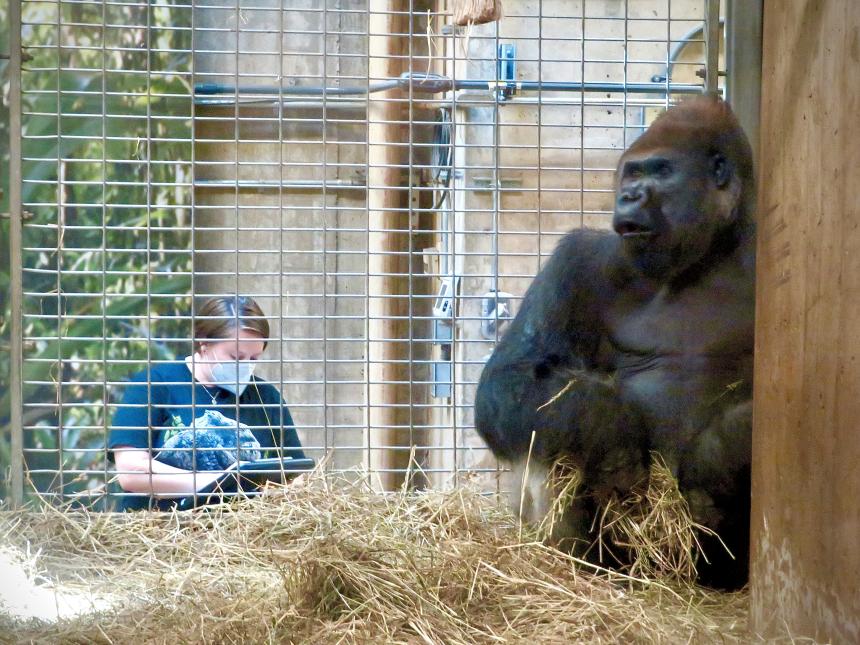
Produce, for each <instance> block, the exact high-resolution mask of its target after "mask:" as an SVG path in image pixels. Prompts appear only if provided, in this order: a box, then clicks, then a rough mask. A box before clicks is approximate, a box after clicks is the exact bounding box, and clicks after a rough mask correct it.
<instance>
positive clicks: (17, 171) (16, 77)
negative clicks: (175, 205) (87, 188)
mask: <svg viewBox="0 0 860 645" xmlns="http://www.w3.org/2000/svg"><path fill="white" fill-rule="evenodd" d="M9 72H10V73H9V264H10V266H9V292H10V293H9V301H10V304H11V315H12V319H11V325H10V329H9V333H10V337H9V349H10V356H9V387H10V406H11V409H10V411H9V412H10V414H9V428H10V432H11V442H10V446H11V452H10V461H11V464H10V467H11V482H10V484H11V491H10V493H11V494H10V502H11V505H12V507H13V508H17V507H20V506H21V505H22V504H23V503H24V418H23V417H24V414H23V412H24V401H23V388H22V379H23V371H22V365H23V359H24V355H23V352H24V325H23V291H22V288H23V264H22V254H21V216H22V211H21V3H20V2H10V3H9Z"/></svg>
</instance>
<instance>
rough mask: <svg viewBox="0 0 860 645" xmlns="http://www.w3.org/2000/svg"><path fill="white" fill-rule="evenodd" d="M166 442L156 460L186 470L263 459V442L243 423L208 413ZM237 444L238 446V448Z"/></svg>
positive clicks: (212, 467)
mask: <svg viewBox="0 0 860 645" xmlns="http://www.w3.org/2000/svg"><path fill="white" fill-rule="evenodd" d="M180 428H181V429H180V430H179V432H178V433H176V434H174V435H171V436H170V437H168V439H167V440H166V441H165V442H164V445H163V446H162V448H161V450H160V451H159V453H158V454H157V455H156V456H155V458H156V459H157V460H158V461H160V462H162V463H165V464H169V465H171V466H175V467H176V468H182V469H183V470H198V471H199V470H224V469H225V468H229V467H230V466H232V465H233V464H234V463H236V461H237V460H239V461H256V460H258V459H259V458H260V456H261V453H260V442H259V441H257V438H256V437H254V435H253V434H252V433H251V430H250V429H249V428H248V426H246V425H245V424H244V423H238V422H237V421H234V420H233V419H228V418H227V417H225V416H224V415H223V414H221V413H220V412H217V411H215V410H207V411H206V412H204V413H203V414H202V415H200V416H199V417H197V418H196V419H194V422H193V423H192V424H191V426H190V427H188V428H186V427H184V426H181V427H180ZM237 444H238V445H237Z"/></svg>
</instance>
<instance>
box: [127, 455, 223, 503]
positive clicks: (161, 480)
mask: <svg viewBox="0 0 860 645" xmlns="http://www.w3.org/2000/svg"><path fill="white" fill-rule="evenodd" d="M114 462H115V463H116V470H117V480H118V481H119V485H120V487H121V488H122V489H123V490H124V491H125V492H127V493H146V494H148V495H158V494H162V495H190V494H192V493H194V492H195V491H199V490H200V489H201V488H203V487H204V486H208V485H209V484H211V483H212V482H214V481H215V480H216V479H218V478H219V477H221V475H223V474H224V473H223V472H222V471H220V470H218V471H212V470H206V471H197V472H194V471H191V470H182V469H181V468H175V467H173V466H169V465H168V464H164V463H162V462H160V461H157V460H155V459H153V458H152V456H151V455H150V452H149V450H147V449H146V448H132V447H130V446H118V447H116V448H114Z"/></svg>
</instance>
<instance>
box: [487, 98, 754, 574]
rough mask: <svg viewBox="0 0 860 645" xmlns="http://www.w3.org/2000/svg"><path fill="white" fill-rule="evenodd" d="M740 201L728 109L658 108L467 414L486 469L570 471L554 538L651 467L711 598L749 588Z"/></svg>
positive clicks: (545, 274)
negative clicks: (706, 531) (661, 470)
mask: <svg viewBox="0 0 860 645" xmlns="http://www.w3.org/2000/svg"><path fill="white" fill-rule="evenodd" d="M754 194H755V187H754V178H753V168H752V154H751V150H750V146H749V143H748V141H747V139H746V137H745V135H744V133H743V131H742V130H741V128H740V126H739V125H738V123H737V121H736V119H735V117H734V115H733V114H732V113H731V110H730V109H729V108H728V106H727V105H726V104H725V103H724V102H722V101H720V100H718V99H714V98H710V97H700V98H696V99H692V100H689V101H685V102H683V103H681V104H680V105H679V106H677V107H674V108H671V109H669V110H668V111H667V112H665V113H664V114H663V115H661V116H660V117H659V118H658V119H657V120H656V121H655V122H654V123H653V124H652V126H651V127H650V128H649V129H648V130H647V131H646V132H645V133H644V134H643V135H642V136H641V137H640V138H639V139H638V140H637V141H636V142H635V143H634V144H633V145H632V146H631V147H630V148H629V149H628V150H627V151H626V152H625V153H624V155H623V156H622V158H621V161H620V163H619V166H618V172H617V175H616V207H615V215H614V218H613V229H614V232H610V231H595V230H577V231H573V232H571V233H569V234H568V235H567V236H565V238H563V239H562V241H561V242H560V243H559V245H558V248H557V249H556V250H555V253H554V254H553V256H552V257H551V259H550V260H549V261H548V262H547V264H546V265H545V266H544V268H543V269H542V270H541V272H540V273H539V275H538V276H537V277H536V278H535V280H534V282H533V284H532V285H531V287H530V288H529V289H528V291H527V293H526V295H525V298H524V300H523V303H522V306H521V307H520V311H519V313H518V314H517V316H516V318H515V320H514V321H513V323H512V325H511V327H510V329H509V330H508V332H507V333H506V334H505V335H504V337H503V338H502V339H501V340H500V342H499V344H498V345H497V346H496V349H495V351H494V352H493V354H492V356H491V357H490V359H489V361H488V362H487V364H486V366H485V368H484V371H483V373H482V375H481V379H480V383H479V385H478V391H477V398H476V402H475V422H476V426H477V429H478V432H479V433H480V434H481V436H482V437H483V439H484V440H485V441H486V442H487V444H488V445H489V447H490V448H491V450H492V451H493V453H494V454H495V455H496V456H498V457H499V458H501V459H503V460H507V461H510V462H518V461H522V460H524V459H525V458H526V455H528V454H529V451H531V452H530V459H531V460H532V462H533V463H535V464H536V465H538V466H541V465H542V466H543V467H544V468H546V467H547V466H548V465H549V464H550V463H552V462H553V461H554V460H555V459H556V458H558V457H560V456H569V457H570V458H571V459H573V460H574V462H575V463H576V464H577V465H578V467H579V468H580V469H581V471H582V474H583V480H584V486H585V501H584V502H583V504H584V506H583V508H584V509H586V510H585V511H583V510H582V509H572V512H571V517H575V518H576V520H575V521H572V522H570V523H568V525H567V528H566V530H567V531H568V533H569V534H570V535H568V536H567V537H570V538H581V537H585V536H584V535H583V532H584V531H586V530H587V528H588V526H590V523H591V520H592V519H593V517H590V516H589V515H590V514H593V512H594V509H595V508H596V506H597V504H599V503H600V502H601V501H604V500H605V498H607V497H608V496H609V495H610V494H612V493H613V492H616V493H620V494H624V493H626V492H628V491H629V489H630V487H631V486H632V485H633V484H634V483H636V482H637V481H641V480H642V479H643V478H644V477H646V476H647V472H648V465H649V461H650V454H651V452H656V453H659V455H660V456H662V458H663V460H664V461H665V462H666V464H667V465H668V466H669V467H670V469H671V470H672V471H673V473H674V474H675V476H676V477H677V479H678V484H679V488H680V490H681V492H682V493H683V494H684V496H685V498H686V499H687V501H688V503H689V504H690V507H691V511H692V513H693V517H694V519H695V520H697V521H698V522H700V523H702V524H704V525H705V526H707V527H709V528H711V529H713V530H714V531H716V532H717V533H718V534H719V536H720V538H721V539H722V540H723V541H724V542H725V543H726V545H727V546H728V547H729V548H730V550H731V552H732V553H733V554H734V556H735V558H734V559H732V558H731V557H730V556H729V555H728V554H727V553H726V551H725V549H724V548H722V546H721V545H720V544H719V542H718V541H717V540H716V539H712V538H708V537H707V536H705V537H704V538H703V539H704V544H703V548H704V551H705V555H706V557H707V560H708V561H709V562H705V561H703V560H700V562H699V576H700V581H701V582H702V583H704V584H708V585H711V586H715V587H721V588H737V587H740V586H742V585H743V584H744V583H745V582H746V579H747V574H748V554H749V545H748V542H749V506H750V489H749V486H750V474H749V468H750V442H751V437H750V434H751V426H752V423H751V417H752V415H751V405H750V399H751V396H752V353H753V317H754V273H755V269H754V264H755V228H754V221H753V210H754ZM562 390H564V393H563V395H562V396H558V397H556V395H557V394H559V392H562ZM554 397H556V398H554ZM550 401H551V403H549V402H550ZM533 433H534V434H533ZM574 511H575V512H574Z"/></svg>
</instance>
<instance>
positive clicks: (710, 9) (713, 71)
mask: <svg viewBox="0 0 860 645" xmlns="http://www.w3.org/2000/svg"><path fill="white" fill-rule="evenodd" d="M705 10H706V14H705V93H707V94H716V92H717V90H718V89H719V86H718V83H719V80H720V0H707V4H706V5H705Z"/></svg>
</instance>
